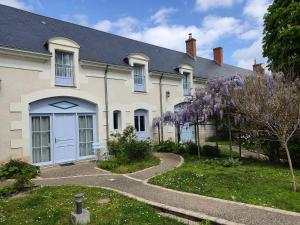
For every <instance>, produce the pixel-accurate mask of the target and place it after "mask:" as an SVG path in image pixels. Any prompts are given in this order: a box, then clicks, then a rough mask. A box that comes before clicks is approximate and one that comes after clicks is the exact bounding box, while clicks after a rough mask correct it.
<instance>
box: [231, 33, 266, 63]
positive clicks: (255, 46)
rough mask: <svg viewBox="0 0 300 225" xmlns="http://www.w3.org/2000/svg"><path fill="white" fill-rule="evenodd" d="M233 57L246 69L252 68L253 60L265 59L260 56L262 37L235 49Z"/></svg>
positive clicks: (260, 60)
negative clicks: (248, 44) (244, 46)
mask: <svg viewBox="0 0 300 225" xmlns="http://www.w3.org/2000/svg"><path fill="white" fill-rule="evenodd" d="M233 58H234V59H235V60H237V62H238V66H240V67H243V68H247V69H252V65H253V63H254V60H256V61H257V62H258V63H259V62H262V61H265V60H264V58H263V57H262V39H261V38H260V39H259V40H257V41H255V42H253V43H252V44H251V45H250V46H249V47H246V48H241V49H238V50H236V51H235V52H234V53H233Z"/></svg>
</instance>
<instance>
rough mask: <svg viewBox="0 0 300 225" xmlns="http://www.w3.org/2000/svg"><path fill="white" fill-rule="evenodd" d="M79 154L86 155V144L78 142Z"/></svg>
mask: <svg viewBox="0 0 300 225" xmlns="http://www.w3.org/2000/svg"><path fill="white" fill-rule="evenodd" d="M79 151H80V156H86V144H85V143H83V144H79Z"/></svg>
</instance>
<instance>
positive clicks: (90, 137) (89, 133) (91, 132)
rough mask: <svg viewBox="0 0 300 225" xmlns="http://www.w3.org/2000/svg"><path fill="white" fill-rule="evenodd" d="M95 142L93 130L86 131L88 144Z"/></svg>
mask: <svg viewBox="0 0 300 225" xmlns="http://www.w3.org/2000/svg"><path fill="white" fill-rule="evenodd" d="M92 141H93V130H86V142H92Z"/></svg>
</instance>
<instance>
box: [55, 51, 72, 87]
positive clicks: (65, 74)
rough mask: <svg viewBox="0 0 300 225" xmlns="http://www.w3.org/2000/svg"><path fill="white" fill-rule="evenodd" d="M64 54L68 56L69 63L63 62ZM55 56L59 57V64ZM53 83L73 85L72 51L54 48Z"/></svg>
mask: <svg viewBox="0 0 300 225" xmlns="http://www.w3.org/2000/svg"><path fill="white" fill-rule="evenodd" d="M65 56H68V57H69V64H65V62H64V57H65ZM57 57H61V64H58V63H57V61H58V59H57ZM55 85H58V86H74V53H72V52H66V51H60V50H55Z"/></svg>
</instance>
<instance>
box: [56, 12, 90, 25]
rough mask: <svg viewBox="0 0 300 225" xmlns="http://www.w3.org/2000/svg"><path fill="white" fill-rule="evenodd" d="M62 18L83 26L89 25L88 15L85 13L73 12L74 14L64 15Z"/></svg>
mask: <svg viewBox="0 0 300 225" xmlns="http://www.w3.org/2000/svg"><path fill="white" fill-rule="evenodd" d="M62 20H66V21H69V22H73V23H77V24H80V25H82V26H89V23H88V16H87V15H85V14H80V13H79V14H72V15H63V16H62Z"/></svg>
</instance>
